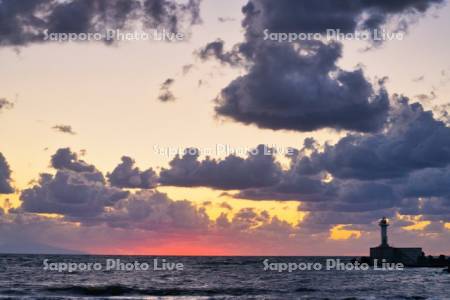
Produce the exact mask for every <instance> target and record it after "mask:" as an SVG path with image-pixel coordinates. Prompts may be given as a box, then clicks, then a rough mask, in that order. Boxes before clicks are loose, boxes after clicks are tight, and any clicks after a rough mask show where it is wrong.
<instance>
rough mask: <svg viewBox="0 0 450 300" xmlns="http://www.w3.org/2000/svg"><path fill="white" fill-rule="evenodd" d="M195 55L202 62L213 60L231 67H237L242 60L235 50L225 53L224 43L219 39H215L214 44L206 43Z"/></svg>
mask: <svg viewBox="0 0 450 300" xmlns="http://www.w3.org/2000/svg"><path fill="white" fill-rule="evenodd" d="M196 54H197V56H198V57H199V58H200V59H201V60H203V61H206V60H208V59H211V58H215V59H217V60H219V61H220V62H221V63H222V64H228V65H231V66H237V65H239V64H240V63H241V62H242V58H241V57H240V56H239V55H238V53H237V52H236V50H235V51H229V52H227V51H225V49H224V41H223V40H221V39H217V40H215V41H214V42H210V43H208V44H207V45H206V46H205V47H203V48H202V49H200V50H199V51H198V52H197V53H196Z"/></svg>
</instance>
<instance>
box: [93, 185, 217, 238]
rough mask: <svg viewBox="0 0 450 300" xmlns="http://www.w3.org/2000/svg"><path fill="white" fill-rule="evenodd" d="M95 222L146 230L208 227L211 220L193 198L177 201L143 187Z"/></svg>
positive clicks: (201, 228) (200, 228)
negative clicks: (192, 200) (194, 202)
mask: <svg viewBox="0 0 450 300" xmlns="http://www.w3.org/2000/svg"><path fill="white" fill-rule="evenodd" d="M94 222H104V223H106V224H108V225H109V226H111V227H120V228H138V229H144V230H160V231H164V230H176V229H178V230H189V231H192V230H205V229H207V228H208V226H209V223H210V220H209V217H208V216H207V215H206V213H205V211H204V210H203V209H197V208H196V207H195V206H194V205H193V204H192V203H191V202H189V201H186V200H182V201H174V200H172V199H170V198H169V197H167V195H166V194H162V193H159V192H154V191H140V192H137V193H135V194H131V195H130V196H129V197H128V198H124V199H122V200H120V201H119V202H117V203H116V204H115V206H114V207H113V208H112V209H110V210H108V211H105V212H104V213H103V214H102V215H101V216H99V218H98V219H97V220H95V221H94Z"/></svg>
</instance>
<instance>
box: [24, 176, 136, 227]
mask: <svg viewBox="0 0 450 300" xmlns="http://www.w3.org/2000/svg"><path fill="white" fill-rule="evenodd" d="M126 196H128V192H126V191H122V190H120V189H117V188H113V187H108V186H106V185H105V180H104V178H103V175H102V174H101V173H99V172H77V171H72V170H69V169H64V170H59V171H57V172H56V175H54V176H53V175H50V174H42V175H41V178H40V180H39V182H38V183H37V184H36V185H35V186H33V187H32V188H29V189H25V190H23V191H22V193H21V195H20V200H21V201H22V204H21V209H22V210H23V211H25V212H31V213H48V214H61V215H64V216H65V217H67V218H68V219H70V220H74V221H87V220H89V219H94V220H95V218H97V217H99V216H100V215H101V213H102V212H104V211H105V210H106V208H108V207H112V206H114V204H115V203H116V202H117V201H119V200H120V199H122V198H124V197H126Z"/></svg>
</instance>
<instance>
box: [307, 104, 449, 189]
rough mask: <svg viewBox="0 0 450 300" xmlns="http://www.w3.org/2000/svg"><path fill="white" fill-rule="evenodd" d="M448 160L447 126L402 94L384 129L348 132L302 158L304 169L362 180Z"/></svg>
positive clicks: (403, 173)
mask: <svg viewBox="0 0 450 300" xmlns="http://www.w3.org/2000/svg"><path fill="white" fill-rule="evenodd" d="M449 164H450V128H449V127H447V126H446V124H445V123H443V122H441V121H438V120H436V119H435V118H434V117H433V113H432V112H431V111H425V110H424V109H423V107H422V105H420V104H419V103H412V104H409V101H408V99H407V98H404V97H399V98H398V99H397V101H396V104H395V107H394V108H393V112H392V113H391V121H390V124H389V126H388V129H387V130H386V132H384V133H379V134H370V135H354V134H349V135H347V136H346V137H344V138H342V139H341V140H339V142H338V143H337V144H336V145H333V146H326V148H325V150H324V151H323V152H320V153H315V154H313V155H312V157H311V159H305V161H304V165H306V166H308V168H306V169H307V170H314V171H316V172H317V171H319V170H327V171H328V172H330V173H331V174H332V175H333V176H335V177H338V178H343V179H345V178H354V179H361V180H373V179H386V178H396V177H402V176H406V175H408V174H409V173H410V172H412V171H414V170H418V169H424V168H444V167H446V166H448V165H449Z"/></svg>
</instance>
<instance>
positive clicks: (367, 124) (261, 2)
mask: <svg viewBox="0 0 450 300" xmlns="http://www.w3.org/2000/svg"><path fill="white" fill-rule="evenodd" d="M441 2H442V1H440V0H436V1H426V0H422V1H420V0H419V1H417V0H411V1H402V3H398V2H395V4H393V3H392V2H389V1H370V0H367V1H365V0H358V1H333V0H325V1H315V2H306V1H295V0H289V1H276V3H273V1H269V0H250V1H248V3H247V4H246V5H245V6H244V7H243V9H242V11H243V13H244V15H245V18H244V21H243V22H242V24H243V27H244V30H245V41H244V42H243V43H240V44H236V45H234V46H233V47H232V49H231V50H230V51H226V50H224V43H223V41H222V40H216V41H214V42H211V43H208V44H207V45H206V46H205V47H203V48H202V49H200V50H199V51H198V53H197V55H198V56H199V57H200V58H201V59H203V60H207V59H211V58H215V59H217V60H218V61H220V62H221V63H223V64H228V65H231V66H242V67H244V68H245V69H246V70H247V74H245V75H243V76H240V77H238V78H236V79H235V80H233V81H232V82H231V83H230V84H228V86H226V87H225V88H224V89H222V91H221V92H220V94H219V96H218V97H217V99H216V102H217V106H216V112H217V114H218V115H219V116H223V117H226V118H229V119H231V120H234V121H237V122H241V123H244V124H247V125H249V124H253V125H256V126H258V127H260V128H267V129H273V130H294V131H313V130H317V129H322V128H333V129H337V130H341V129H343V130H351V131H357V132H376V131H378V130H380V129H381V128H382V127H383V125H384V123H385V121H386V118H387V114H388V110H389V100H388V95H387V92H386V91H385V89H384V87H383V80H379V81H378V82H377V81H375V82H369V80H368V79H367V78H366V77H365V76H364V73H363V71H362V69H359V68H358V69H356V70H352V71H346V70H343V69H341V68H339V67H338V64H337V63H338V60H339V59H340V58H341V55H342V45H341V44H340V43H336V42H334V43H323V42H321V41H318V40H316V41H302V42H301V43H278V42H273V41H269V40H264V35H263V32H264V31H265V30H266V29H267V30H269V31H270V32H275V33H291V32H295V33H299V32H301V33H324V32H326V30H327V29H335V30H340V31H341V32H343V33H347V32H354V31H355V30H357V29H362V30H363V29H379V28H380V27H381V26H383V25H385V24H386V23H390V22H391V21H392V22H395V20H394V17H403V21H400V22H398V24H396V25H397V27H399V28H401V29H405V28H406V27H407V23H408V22H407V21H406V20H404V19H405V18H406V19H408V20H409V19H410V17H414V16H418V15H421V14H422V13H424V12H425V11H426V10H427V9H428V8H429V7H431V6H432V5H433V4H437V3H441Z"/></svg>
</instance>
